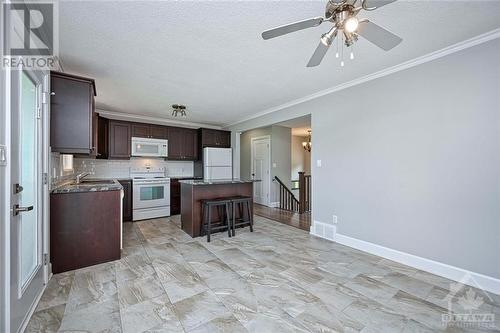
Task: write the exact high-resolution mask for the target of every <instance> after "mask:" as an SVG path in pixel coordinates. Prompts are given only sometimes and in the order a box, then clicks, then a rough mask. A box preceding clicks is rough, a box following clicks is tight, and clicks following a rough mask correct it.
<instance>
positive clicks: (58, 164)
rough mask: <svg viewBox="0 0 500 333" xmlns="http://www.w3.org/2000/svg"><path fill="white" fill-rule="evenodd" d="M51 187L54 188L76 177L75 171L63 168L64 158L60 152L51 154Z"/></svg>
mask: <svg viewBox="0 0 500 333" xmlns="http://www.w3.org/2000/svg"><path fill="white" fill-rule="evenodd" d="M50 170H51V171H50V172H51V173H50V187H51V188H54V187H56V186H58V185H59V184H62V183H65V182H67V181H69V180H71V179H73V178H74V174H75V172H74V171H64V170H63V159H62V157H61V154H59V153H51V154H50Z"/></svg>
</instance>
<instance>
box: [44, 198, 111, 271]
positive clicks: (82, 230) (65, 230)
mask: <svg viewBox="0 0 500 333" xmlns="http://www.w3.org/2000/svg"><path fill="white" fill-rule="evenodd" d="M118 259H120V192H119V191H102V192H81V193H62V194H51V196H50V261H51V263H52V272H53V273H61V272H66V271H70V270H74V269H78V268H83V267H87V266H92V265H97V264H100V263H104V262H108V261H113V260H118Z"/></svg>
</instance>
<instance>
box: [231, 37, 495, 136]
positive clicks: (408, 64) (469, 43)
mask: <svg viewBox="0 0 500 333" xmlns="http://www.w3.org/2000/svg"><path fill="white" fill-rule="evenodd" d="M497 38H500V28H499V29H495V30H491V31H489V32H486V33H484V34H481V35H478V36H476V37H472V38H470V39H466V40H464V41H462V42H459V43H456V44H453V45H450V46H447V47H445V48H443V49H440V50H437V51H434V52H431V53H428V54H425V55H423V56H420V57H417V58H414V59H411V60H408V61H405V62H403V63H401V64H399V65H395V66H391V67H388V68H385V69H382V70H380V71H377V72H375V73H372V74H368V75H365V76H362V77H360V78H357V79H354V80H351V81H348V82H345V83H341V84H339V85H336V86H334V87H331V88H328V89H324V90H320V91H318V92H316V93H314V94H311V95H307V96H304V97H301V98H298V99H294V100H291V101H290V102H287V103H284V104H281V105H278V106H275V107H272V108H269V109H265V110H263V111H260V112H257V113H255V114H253V115H252V116H250V117H247V118H244V119H242V120H239V121H237V122H235V123H230V124H225V125H223V126H222V127H223V128H227V127H231V126H235V125H238V124H241V123H244V122H246V121H249V120H252V119H256V118H259V117H262V116H264V115H267V114H270V113H273V112H276V111H279V110H283V109H287V108H289V107H292V106H295V105H298V104H302V103H305V102H308V101H311V100H313V99H316V98H319V97H323V96H325V95H329V94H332V93H334V92H336V91H340V90H344V89H347V88H350V87H353V86H357V85H359V84H362V83H365V82H368V81H372V80H375V79H378V78H380V77H384V76H387V75H390V74H393V73H397V72H400V71H403V70H406V69H408V68H412V67H415V66H418V65H421V64H424V63H426V62H430V61H433V60H436V59H439V58H442V57H445V56H447V55H449V54H452V53H456V52H459V51H462V50H465V49H468V48H470V47H473V46H476V45H479V44H483V43H486V42H489V41H491V40H494V39H497Z"/></svg>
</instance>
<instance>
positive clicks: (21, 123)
mask: <svg viewBox="0 0 500 333" xmlns="http://www.w3.org/2000/svg"><path fill="white" fill-rule="evenodd" d="M42 87H43V77H42V76H41V74H37V73H35V72H24V71H13V72H12V127H11V135H12V136H11V140H12V141H11V142H12V184H11V189H12V191H11V200H10V202H11V212H12V213H11V221H10V225H11V234H10V236H11V248H10V251H11V267H10V279H11V280H10V282H11V283H10V306H11V308H10V314H11V315H10V317H11V318H10V320H11V331H12V332H18V331H19V330H21V329H23V328H24V327H23V326H24V325H25V324H26V321H27V319H28V316H29V315H30V313H31V312H32V311H33V310H34V307H35V306H36V304H35V303H36V302H37V300H38V299H39V297H40V295H41V293H42V292H43V287H44V284H45V282H46V281H45V276H46V273H45V267H44V260H43V248H44V247H43V246H44V244H43V241H44V228H43V222H42V221H43V217H42V213H43V205H42V201H43V200H42V198H43V196H42V188H43V183H42V163H43V162H42V151H43V136H42V135H43V133H42V119H41V112H42V99H41V98H42V92H43V90H42Z"/></svg>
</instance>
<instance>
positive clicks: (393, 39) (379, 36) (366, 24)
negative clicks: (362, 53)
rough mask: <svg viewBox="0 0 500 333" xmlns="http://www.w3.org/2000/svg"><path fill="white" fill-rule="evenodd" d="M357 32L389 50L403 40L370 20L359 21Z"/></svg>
mask: <svg viewBox="0 0 500 333" xmlns="http://www.w3.org/2000/svg"><path fill="white" fill-rule="evenodd" d="M357 34H358V35H360V36H362V37H364V38H366V39H367V40H368V41H369V42H371V43H373V44H375V45H376V46H378V47H380V48H381V49H383V50H385V51H389V50H390V49H392V48H394V47H396V46H397V45H398V44H399V43H401V42H402V41H403V39H402V38H401V37H398V36H396V35H395V34H393V33H392V32H389V31H387V30H385V29H384V28H382V27H381V26H379V25H377V24H375V23H373V22H370V21H368V20H366V21H362V22H359V27H358V30H357Z"/></svg>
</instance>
